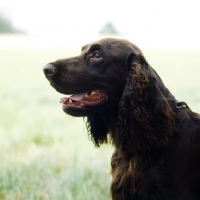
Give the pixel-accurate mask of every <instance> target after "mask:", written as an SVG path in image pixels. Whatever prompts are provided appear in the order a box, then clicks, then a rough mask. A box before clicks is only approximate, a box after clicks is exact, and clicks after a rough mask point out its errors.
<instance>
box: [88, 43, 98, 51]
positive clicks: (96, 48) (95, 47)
mask: <svg viewBox="0 0 200 200" xmlns="http://www.w3.org/2000/svg"><path fill="white" fill-rule="evenodd" d="M100 47H101V46H100V45H99V44H93V45H92V46H91V47H90V48H89V50H88V52H92V51H95V50H100V49H101V48H100Z"/></svg>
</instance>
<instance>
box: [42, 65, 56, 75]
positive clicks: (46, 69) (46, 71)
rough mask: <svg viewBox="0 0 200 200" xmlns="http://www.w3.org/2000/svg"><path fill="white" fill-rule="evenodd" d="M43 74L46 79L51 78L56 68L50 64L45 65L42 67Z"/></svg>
mask: <svg viewBox="0 0 200 200" xmlns="http://www.w3.org/2000/svg"><path fill="white" fill-rule="evenodd" d="M43 71H44V74H45V75H46V76H47V77H49V78H50V77H52V76H53V75H54V74H55V73H56V68H55V67H54V66H53V65H52V64H47V65H45V66H44V67H43Z"/></svg>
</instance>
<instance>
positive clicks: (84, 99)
mask: <svg viewBox="0 0 200 200" xmlns="http://www.w3.org/2000/svg"><path fill="white" fill-rule="evenodd" d="M107 99H108V95H107V93H106V92H105V91H103V90H93V91H90V92H84V93H80V94H72V95H71V96H70V97H64V98H61V99H60V103H62V105H63V109H64V110H65V108H67V107H76V108H82V107H86V106H93V107H94V106H99V105H101V104H103V103H104V102H105V101H106V100H107Z"/></svg>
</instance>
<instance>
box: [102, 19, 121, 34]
mask: <svg viewBox="0 0 200 200" xmlns="http://www.w3.org/2000/svg"><path fill="white" fill-rule="evenodd" d="M100 34H102V35H117V34H118V31H117V30H116V29H115V27H114V26H113V24H112V23H110V22H108V23H107V24H106V25H105V26H104V27H103V28H102V30H101V31H100Z"/></svg>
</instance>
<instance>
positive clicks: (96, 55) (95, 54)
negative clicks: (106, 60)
mask: <svg viewBox="0 0 200 200" xmlns="http://www.w3.org/2000/svg"><path fill="white" fill-rule="evenodd" d="M93 57H94V58H100V57H101V56H100V54H99V53H98V52H94V54H93Z"/></svg>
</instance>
